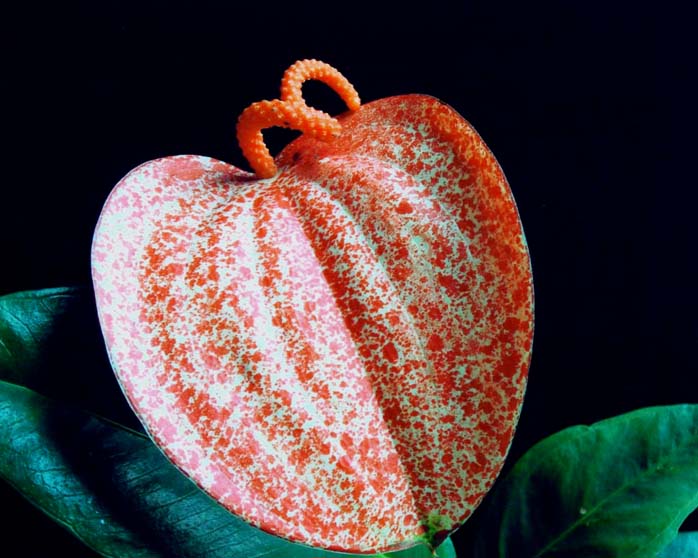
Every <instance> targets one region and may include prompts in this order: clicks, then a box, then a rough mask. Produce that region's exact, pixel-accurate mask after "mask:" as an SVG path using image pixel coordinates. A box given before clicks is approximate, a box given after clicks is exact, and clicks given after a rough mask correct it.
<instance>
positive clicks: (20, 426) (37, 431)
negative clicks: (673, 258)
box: [0, 381, 455, 558]
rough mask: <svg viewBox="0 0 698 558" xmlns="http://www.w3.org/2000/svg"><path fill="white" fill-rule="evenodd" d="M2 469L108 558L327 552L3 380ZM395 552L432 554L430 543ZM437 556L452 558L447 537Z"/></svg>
mask: <svg viewBox="0 0 698 558" xmlns="http://www.w3.org/2000/svg"><path fill="white" fill-rule="evenodd" d="M0 424H2V428H0V476H2V477H4V478H5V479H6V480H7V481H9V482H10V483H11V484H12V485H13V486H15V487H16V488H17V489H18V490H20V491H21V492H22V493H23V494H24V495H25V496H26V497H27V498H28V499H29V500H30V501H31V502H33V503H34V504H35V505H36V506H38V507H39V508H40V509H42V510H44V511H45V512H46V513H47V514H49V515H50V516H51V517H53V518H54V519H55V520H56V521H59V522H60V523H62V524H63V525H64V526H65V527H67V528H68V529H70V530H71V531H72V532H73V533H75V535H76V536H78V537H79V538H80V539H82V540H83V541H84V542H85V543H86V544H87V545H88V546H90V547H92V548H93V549H95V550H96V551H98V552H100V553H101V554H103V555H104V556H109V557H114V558H123V557H124V556H128V557H129V558H141V557H142V558H145V557H147V558H155V557H163V558H165V557H166V558H178V557H181V558H185V557H186V558H224V557H225V558H229V557H230V556H242V557H245V558H258V557H259V558H261V557H262V556H264V557H265V558H311V557H317V558H323V557H327V558H330V557H334V556H343V555H342V554H340V553H334V552H327V551H321V550H316V549H312V548H310V547H306V546H302V545H298V544H293V543H290V542H288V541H285V540H282V539H279V538H277V537H274V536H272V535H269V534H266V533H263V532H262V531H260V530H258V529H256V528H254V527H251V526H250V525H248V524H247V523H245V522H244V521H242V520H241V519H239V518H237V517H235V516H234V515H233V514H231V513H229V512H228V511H227V510H225V509H224V508H222V507H221V506H219V505H218V504H217V503H216V502H214V501H213V500H212V499H210V498H209V497H208V496H206V495H205V494H204V493H203V492H202V491H200V490H199V489H198V488H197V487H196V486H195V485H194V484H193V483H191V482H190V481H189V480H188V479H187V478H186V477H184V476H183V475H182V474H181V473H180V472H179V471H178V470H177V469H176V468H175V467H174V466H173V465H172V464H170V462H169V461H167V459H166V458H165V457H164V456H163V454H162V453H161V452H160V451H159V450H158V449H157V448H156V447H155V446H154V445H153V444H152V443H151V442H150V440H149V439H148V438H147V437H145V436H144V435H143V434H141V433H138V432H134V431H131V430H128V429H126V428H123V427H121V426H119V425H116V424H114V423H112V422H109V421H106V420H104V419H101V418H98V417H96V416H94V415H91V414H89V413H86V412H82V411H78V410H75V409H72V408H70V407H67V406H64V405H61V404H58V403H56V402H55V401H52V400H50V399H48V398H46V397H44V396H42V395H39V394H37V393H35V392H33V391H31V390H28V389H26V388H23V387H20V386H16V385H13V384H10V383H7V382H2V381H0ZM393 555H395V556H398V557H400V558H429V557H430V556H431V553H430V552H429V550H428V549H427V548H426V547H420V548H415V549H408V550H404V551H401V552H398V553H394V554H393ZM439 555H440V556H441V557H442V558H454V557H455V552H454V550H453V545H452V544H451V542H450V540H449V541H447V543H446V544H444V545H442V547H441V549H440V551H439Z"/></svg>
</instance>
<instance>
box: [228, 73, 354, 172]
mask: <svg viewBox="0 0 698 558" xmlns="http://www.w3.org/2000/svg"><path fill="white" fill-rule="evenodd" d="M309 79H314V80H318V81H322V82H324V83H326V84H327V85H329V86H330V87H331V88H332V89H334V91H335V92H336V93H337V94H338V95H339V96H340V97H341V98H342V100H343V101H344V102H345V103H346V104H347V107H349V110H356V109H358V108H359V106H360V105H361V100H360V99H359V94H358V93H357V92H356V89H354V86H353V85H352V84H351V83H349V81H348V80H347V78H345V77H344V76H343V75H342V74H341V73H339V71H337V70H336V69H335V68H333V67H332V66H330V65H329V64H325V63H324V62H320V61H319V60H299V61H298V62H296V63H295V64H293V65H292V66H291V67H290V68H288V70H286V72H284V77H283V79H282V80H281V98H280V99H274V100H273V101H259V102H257V103H253V104H251V105H250V106H249V107H247V108H246V109H245V110H244V111H243V112H242V114H241V115H240V118H239V119H238V126H237V137H238V142H239V143H240V147H241V149H242V152H243V154H244V155H245V157H246V158H247V160H248V161H249V163H250V166H251V167H252V169H253V170H254V171H255V173H256V174H257V176H258V177H259V178H271V177H272V176H274V175H275V174H276V171H277V168H276V163H275V162H274V159H273V158H272V156H271V154H270V153H269V150H268V149H267V146H266V145H265V144H264V137H263V136H262V130H263V129H264V128H270V127H272V126H281V127H283V128H293V129H294V130H299V131H301V132H303V133H304V134H305V135H308V136H312V137H314V138H317V139H321V140H330V139H333V138H335V137H336V136H338V135H339V133H340V131H341V129H342V126H341V125H340V123H339V122H338V121H337V119H336V118H332V117H331V116H330V115H329V114H327V113H325V112H322V111H320V110H317V109H314V108H312V107H309V106H308V105H306V104H305V100H304V99H303V91H302V89H301V87H302V85H303V82H305V81H307V80H309Z"/></svg>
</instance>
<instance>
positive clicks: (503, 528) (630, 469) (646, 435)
mask: <svg viewBox="0 0 698 558" xmlns="http://www.w3.org/2000/svg"><path fill="white" fill-rule="evenodd" d="M696 506H698V405H677V406H670V407H654V408H647V409H640V410H638V411H635V412H632V413H628V414H625V415H621V416H619V417H615V418H612V419H608V420H604V421H601V422H599V423H597V424H595V425H593V426H591V427H587V426H576V427H572V428H568V429H566V430H563V431H561V432H559V433H557V434H554V435H553V436H550V437H549V438H547V439H545V440H543V441H542V442H540V443H538V444H537V445H536V446H534V447H533V448H532V449H531V450H529V451H528V452H527V453H526V454H525V455H524V457H523V458H521V460H519V462H518V463H517V464H516V465H515V466H514V468H513V469H512V471H511V472H510V474H509V475H508V476H507V477H506V479H505V480H504V481H503V482H501V483H500V484H499V485H498V486H497V488H496V489H495V491H494V492H493V494H492V495H491V497H490V498H489V500H488V501H487V503H486V505H485V508H484V509H483V514H484V515H483V516H482V517H481V522H482V526H483V528H482V529H481V530H480V532H479V534H478V535H479V538H478V540H477V543H476V553H475V556H476V557H478V558H485V557H487V558H494V557H499V558H511V557H514V556H515V557H517V558H534V557H535V558H568V557H569V558H572V557H575V558H578V557H582V556H583V557H584V558H602V557H609V558H610V557H622V558H640V557H647V558H654V557H655V556H656V555H657V553H658V552H659V551H660V550H662V549H663V548H664V547H665V546H666V545H667V544H668V543H669V542H670V541H672V540H673V539H674V538H675V537H676V533H677V531H678V528H679V526H680V525H681V523H682V522H683V520H684V519H685V518H686V516H688V514H689V513H691V511H693V510H694V509H695V508H696Z"/></svg>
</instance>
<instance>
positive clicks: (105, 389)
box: [0, 288, 141, 429]
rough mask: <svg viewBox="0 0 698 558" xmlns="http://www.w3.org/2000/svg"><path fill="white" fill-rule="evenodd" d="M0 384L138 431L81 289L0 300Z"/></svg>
mask: <svg viewBox="0 0 698 558" xmlns="http://www.w3.org/2000/svg"><path fill="white" fill-rule="evenodd" d="M0 380H6V381H9V382H12V383H15V384H18V385H22V386H25V387H28V388H31V389H33V390H35V391H38V392H39V393H42V394H44V395H48V396H50V397H52V398H54V399H58V400H61V401H66V402H69V403H72V404H73V405H76V406H79V407H84V408H86V409H89V410H90V411H92V412H95V413H97V414H100V415H102V416H105V417H107V418H110V419H112V420H116V421H118V422H121V423H123V424H126V425H128V426H129V427H131V428H135V429H140V428H141V427H140V423H139V422H138V420H137V419H136V418H135V416H134V415H133V413H132V412H131V409H130V408H129V406H128V404H127V403H126V399H125V398H124V396H123V394H122V393H121V390H120V388H119V385H118V383H117V382H116V379H115V377H114V374H113V372H112V369H111V366H110V364H109V360H108V358H107V355H106V351H105V349H104V342H103V340H102V335H101V332H100V328H99V323H98V321H97V311H96V308H95V303H94V298H93V295H92V292H91V291H89V290H87V289H78V288H57V289H45V290H41V291H27V292H21V293H14V294H10V295H5V296H2V297H0Z"/></svg>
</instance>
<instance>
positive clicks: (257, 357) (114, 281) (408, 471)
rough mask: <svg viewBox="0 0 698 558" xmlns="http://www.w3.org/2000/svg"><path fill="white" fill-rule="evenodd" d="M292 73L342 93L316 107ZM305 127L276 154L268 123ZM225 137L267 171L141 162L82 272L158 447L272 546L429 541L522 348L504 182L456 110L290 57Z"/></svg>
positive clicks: (518, 398)
mask: <svg viewBox="0 0 698 558" xmlns="http://www.w3.org/2000/svg"><path fill="white" fill-rule="evenodd" d="M306 79H320V80H322V81H325V82H326V83H328V85H330V86H331V87H333V88H335V89H336V90H337V91H338V92H339V94H340V95H341V96H342V98H343V99H344V100H345V102H346V103H347V105H348V107H349V109H350V110H349V112H347V113H345V114H343V115H341V116H339V117H337V118H332V117H331V116H329V115H327V114H325V113H322V112H320V111H317V110H314V109H311V108H309V107H307V106H306V105H305V102H304V101H303V98H302V96H301V89H300V87H301V84H302V82H303V81H304V80H306ZM271 125H282V126H288V127H292V128H297V129H300V130H301V131H303V132H304V133H303V135H302V136H301V137H299V138H298V139H297V140H295V141H293V142H292V143H291V144H289V145H288V146H287V147H286V148H285V149H284V150H283V151H282V152H281V153H280V154H279V155H278V157H276V159H275V160H274V159H271V157H270V156H269V154H268V152H267V151H266V148H265V147H264V143H263V138H262V135H261V129H263V128H265V127H268V126H271ZM238 137H239V139H240V141H241V144H242V148H243V152H244V153H245V154H246V156H247V157H248V159H249V160H250V164H251V166H252V168H253V169H254V170H255V172H256V173H257V175H255V174H251V173H248V172H245V171H243V170H240V169H237V168H235V167H233V166H231V165H229V164H226V163H224V162H221V161H217V160H213V159H210V158H207V157H201V156H177V157H168V158H164V159H159V160H156V161H151V162H149V163H145V164H144V165H142V166H140V167H138V168H136V169H135V170H133V171H132V172H131V173H129V174H128V175H127V176H126V177H125V178H124V179H122V180H121V182H119V184H118V185H117V186H116V187H115V189H114V191H113V192H112V194H111V195H110V197H109V199H108V201H107V202H106V205H105V207H104V209H103V212H102V215H101V217H100V220H99V224H98V226H97V230H96V232H95V238H94V246H93V255H92V261H93V278H94V283H95V289H96V296H97V303H98V309H99V314H100V321H101V325H102V329H103V333H104V337H105V340H106V345H107V349H108V352H109V355H110V358H111V362H112V365H113V367H114V369H115V372H116V374H117V377H118V379H119V382H120V384H121V386H122V388H123V390H124V392H125V394H126V396H127V397H128V399H129V401H130V403H131V405H132V406H133V408H134V410H135V412H136V414H137V415H138V416H139V418H140V419H141V420H142V422H143V424H144V425H145V427H146V428H147V430H148V432H149V433H150V435H151V436H152V438H153V439H154V440H155V442H156V443H157V444H158V445H159V446H160V447H161V448H162V450H163V451H164V453H165V454H166V455H167V456H168V457H169V458H170V459H171V460H172V462H173V463H175V464H176V465H177V466H178V467H179V468H180V469H181V470H182V471H184V472H185V473H186V474H187V475H188V476H189V477H190V478H192V479H193V480H194V481H195V482H196V483H197V484H198V485H199V486H201V487H202V488H203V489H204V490H205V491H207V492H208V493H209V494H210V495H211V496H213V497H214V498H215V499H216V500H218V501H219V502H220V503H221V504H222V505H224V506H225V507H227V508H228V509H230V510H231V511H232V512H234V513H235V514H237V515H239V516H241V517H243V518H244V519H246V520H247V521H249V522H250V523H252V524H254V525H256V526H258V527H260V528H262V529H264V530H266V531H269V532H271V533H275V534H277V535H280V536H282V537H285V538H288V539H291V540H294V541H300V542H304V543H308V544H311V545H315V546H318V547H323V548H329V549H335V550H342V551H350V552H379V551H387V550H392V549H397V548H403V547H408V546H410V545H413V544H415V543H417V542H419V541H425V540H426V542H428V543H429V544H435V543H436V542H438V541H439V540H440V539H441V538H443V537H444V536H445V535H446V534H447V533H448V532H450V531H451V530H453V529H455V528H456V527H457V526H458V525H460V524H462V523H463V521H465V519H466V518H467V517H468V516H469V515H470V513H471V512H472V510H473V509H474V508H475V507H476V506H477V505H478V503H479V502H480V500H481V499H482V497H483V496H484V494H485V493H486V492H487V490H488V489H489V488H490V486H491V484H492V483H493V481H494V479H495V477H496V476H497V474H498V472H499V470H500V468H501V466H502V463H503V461H504V458H505V456H506V453H507V450H508V447H509V444H510V442H511V439H512V436H513V431H514V427H515V424H516V421H517V418H518V414H519V410H520V406H521V402H522V397H523V392H524V387H525V382H526V376H527V368H528V363H529V358H530V349H531V342H532V328H533V319H532V305H533V302H532V297H533V294H532V280H531V270H530V263H529V257H528V252H527V248H526V244H525V239H524V236H523V232H522V229H521V224H520V221H519V217H518V213H517V210H516V206H515V204H514V200H513V198H512V195H511V192H510V190H509V187H508V184H507V181H506V179H505V177H504V175H503V173H502V171H501V169H500V167H499V165H498V163H497V161H496V160H495V158H494V156H493V155H492V153H491V152H490V151H489V149H488V148H487V147H486V145H485V144H484V142H483V141H482V139H481V138H480V137H479V136H478V134H477V133H476V132H475V131H474V130H473V128H472V127H471V126H470V125H469V124H468V123H467V122H466V121H465V120H463V118H462V117H461V116H459V115H458V114H457V113H456V112H455V111H454V110H453V109H451V108H450V107H448V106H447V105H445V104H444V103H442V102H440V101H438V100H437V99H434V98H432V97H428V96H423V95H406V96H399V97H391V98H387V99H381V100H378V101H374V102H370V103H367V104H364V105H361V104H360V101H359V98H358V95H357V94H356V92H355V91H354V89H353V87H351V85H350V84H349V82H348V81H346V80H345V79H344V78H343V77H342V76H341V75H340V74H339V73H338V72H337V71H336V70H334V69H333V68H331V67H329V66H327V65H326V64H323V63H321V62H317V61H302V62H299V63H297V64H295V65H294V66H292V67H291V68H290V69H289V70H288V71H287V73H286V75H285V77H284V81H283V85H282V95H281V98H280V99H277V100H274V101H262V102H260V103H255V104H254V105H252V106H251V107H250V108H249V109H248V110H247V111H245V112H244V113H243V115H242V116H241V118H240V122H239V126H238Z"/></svg>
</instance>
